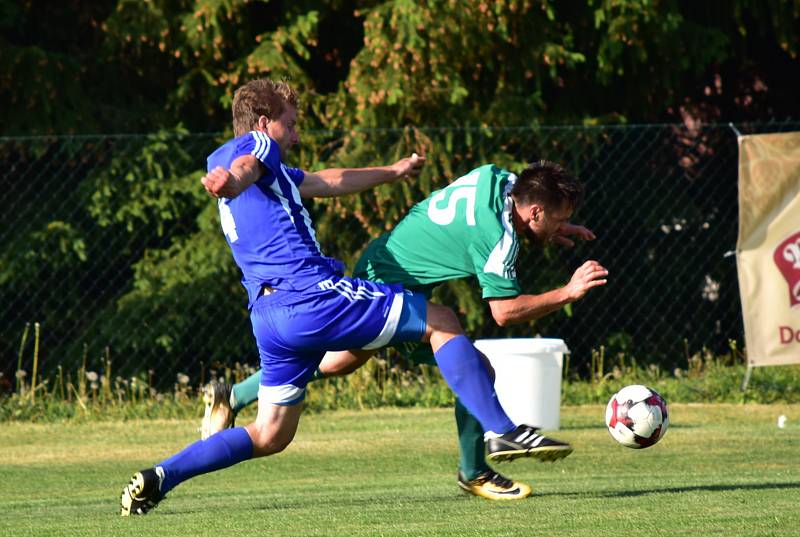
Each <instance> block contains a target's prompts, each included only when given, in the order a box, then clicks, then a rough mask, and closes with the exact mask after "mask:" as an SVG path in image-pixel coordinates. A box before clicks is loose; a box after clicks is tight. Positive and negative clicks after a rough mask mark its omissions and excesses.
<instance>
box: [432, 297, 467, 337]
mask: <svg viewBox="0 0 800 537" xmlns="http://www.w3.org/2000/svg"><path fill="white" fill-rule="evenodd" d="M428 328H429V330H430V331H431V332H432V333H433V332H445V333H449V334H461V333H462V332H463V330H462V329H461V323H460V322H458V317H457V316H456V314H455V312H454V311H453V310H452V309H450V308H448V307H447V306H441V305H439V304H433V303H431V302H428Z"/></svg>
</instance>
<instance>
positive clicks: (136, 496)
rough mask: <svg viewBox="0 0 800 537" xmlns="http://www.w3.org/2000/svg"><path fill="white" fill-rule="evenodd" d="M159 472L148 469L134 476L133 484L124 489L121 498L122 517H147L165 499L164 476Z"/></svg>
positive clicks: (132, 478)
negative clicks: (162, 492)
mask: <svg viewBox="0 0 800 537" xmlns="http://www.w3.org/2000/svg"><path fill="white" fill-rule="evenodd" d="M159 470H160V469H159ZM159 470H156V469H155V468H148V469H147V470H142V471H141V472H136V473H135V474H133V477H131V482H130V483H128V484H127V485H125V488H124V489H122V497H121V498H120V514H121V515H122V516H131V515H146V514H147V513H148V512H150V510H151V509H153V508H154V507H155V506H157V505H158V502H160V501H161V500H162V499H164V495H163V494H161V481H162V480H163V478H164V474H163V471H161V472H160V471H159Z"/></svg>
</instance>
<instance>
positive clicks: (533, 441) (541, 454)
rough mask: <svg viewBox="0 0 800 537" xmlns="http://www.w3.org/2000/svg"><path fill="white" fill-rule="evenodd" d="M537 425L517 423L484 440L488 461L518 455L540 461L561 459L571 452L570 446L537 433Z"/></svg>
mask: <svg viewBox="0 0 800 537" xmlns="http://www.w3.org/2000/svg"><path fill="white" fill-rule="evenodd" d="M538 430H539V429H538V428H537V427H531V426H530V425H519V426H518V427H517V428H516V429H514V430H513V431H510V432H508V433H506V434H504V435H502V436H498V437H496V438H490V439H489V440H488V441H487V442H486V448H487V451H488V452H489V453H488V455H487V458H488V459H489V460H490V461H495V462H500V461H512V460H514V459H518V458H520V457H531V458H534V459H538V460H540V461H555V460H558V459H563V458H564V457H566V456H567V455H569V454H570V453H572V446H570V445H569V444H567V443H565V442H559V441H558V440H553V439H552V438H547V437H546V436H544V435H542V434H539V433H538V432H536V431H538Z"/></svg>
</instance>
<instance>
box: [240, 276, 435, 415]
mask: <svg viewBox="0 0 800 537" xmlns="http://www.w3.org/2000/svg"><path fill="white" fill-rule="evenodd" d="M426 302H427V301H426V298H425V295H423V294H421V293H413V292H411V291H407V290H405V289H404V288H403V286H401V285H397V284H385V283H376V282H372V281H368V280H360V279H357V278H347V277H342V278H339V279H330V280H325V281H323V282H320V283H319V284H317V286H316V287H313V288H310V289H307V290H305V291H284V290H276V291H275V292H274V293H272V294H270V295H265V296H261V297H259V298H258V299H257V300H256V302H255V304H253V307H252V309H251V310H250V320H251V322H252V323H253V334H254V335H255V336H256V343H257V344H258V353H259V356H260V358H261V387H260V389H259V399H263V398H266V401H267V402H269V403H273V404H278V405H293V404H296V403H299V402H300V401H302V400H303V398H304V397H305V388H306V384H307V383H308V381H309V380H310V379H311V377H312V376H313V374H314V371H316V369H317V367H318V366H319V363H320V362H321V361H322V357H323V356H324V355H325V352H327V351H344V350H350V349H377V348H379V347H384V346H386V345H393V344H395V343H400V342H404V341H420V340H421V339H422V336H423V335H424V333H425V326H426Z"/></svg>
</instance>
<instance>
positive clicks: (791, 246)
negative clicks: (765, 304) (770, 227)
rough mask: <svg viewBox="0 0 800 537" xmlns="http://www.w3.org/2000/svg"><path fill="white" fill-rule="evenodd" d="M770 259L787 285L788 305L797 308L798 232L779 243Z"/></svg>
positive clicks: (799, 296)
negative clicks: (773, 261)
mask: <svg viewBox="0 0 800 537" xmlns="http://www.w3.org/2000/svg"><path fill="white" fill-rule="evenodd" d="M772 258H773V259H774V260H775V264H776V265H778V270H780V271H781V274H783V277H784V279H785V280H786V283H788V284H789V303H790V304H791V305H792V307H794V306H797V305H798V304H800V231H798V232H797V233H795V234H794V235H792V236H791V237H789V238H788V239H786V240H784V241H783V242H782V243H780V244H779V245H778V247H777V248H775V253H774V254H773V255H772Z"/></svg>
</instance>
